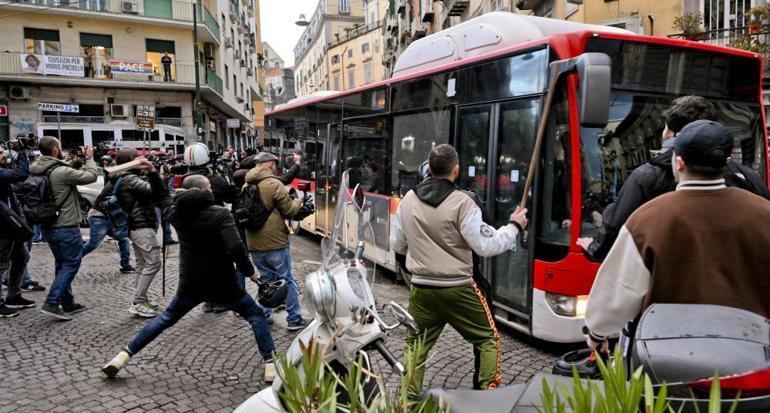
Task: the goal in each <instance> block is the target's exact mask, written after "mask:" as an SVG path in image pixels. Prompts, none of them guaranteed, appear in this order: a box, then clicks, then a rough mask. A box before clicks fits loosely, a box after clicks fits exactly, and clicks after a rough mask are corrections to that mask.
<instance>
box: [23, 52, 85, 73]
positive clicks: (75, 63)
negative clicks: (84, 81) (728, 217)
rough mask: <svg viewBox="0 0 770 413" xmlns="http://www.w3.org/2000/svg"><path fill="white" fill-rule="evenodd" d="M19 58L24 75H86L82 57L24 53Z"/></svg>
mask: <svg viewBox="0 0 770 413" xmlns="http://www.w3.org/2000/svg"><path fill="white" fill-rule="evenodd" d="M19 58H20V59H21V70H22V71H24V73H33V74H38V75H59V76H75V77H83V76H84V74H85V72H84V68H83V58H82V57H72V56H52V55H45V54H33V53H22V54H21V55H20V56H19Z"/></svg>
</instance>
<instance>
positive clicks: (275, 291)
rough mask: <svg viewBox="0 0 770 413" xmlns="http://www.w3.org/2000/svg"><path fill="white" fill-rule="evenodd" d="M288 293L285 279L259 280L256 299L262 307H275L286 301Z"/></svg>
mask: <svg viewBox="0 0 770 413" xmlns="http://www.w3.org/2000/svg"><path fill="white" fill-rule="evenodd" d="M287 295H289V284H287V283H286V280H278V281H270V282H259V289H258V290H257V301H258V302H259V304H260V305H261V306H263V307H267V308H276V307H278V306H279V305H281V304H283V302H284V301H286V296H287Z"/></svg>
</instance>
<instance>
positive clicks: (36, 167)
mask: <svg viewBox="0 0 770 413" xmlns="http://www.w3.org/2000/svg"><path fill="white" fill-rule="evenodd" d="M56 163H58V164H61V165H64V166H68V165H67V163H66V162H64V161H62V160H61V159H56V158H54V157H53V156H41V157H39V158H38V159H37V161H35V163H33V164H32V166H30V167H29V171H30V172H32V173H33V174H35V175H40V174H42V173H43V172H44V171H45V170H46V169H47V168H48V167H50V166H51V165H53V164H56Z"/></svg>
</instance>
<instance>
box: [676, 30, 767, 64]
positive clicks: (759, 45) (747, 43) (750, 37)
mask: <svg viewBox="0 0 770 413" xmlns="http://www.w3.org/2000/svg"><path fill="white" fill-rule="evenodd" d="M669 37H671V38H675V39H686V40H692V41H696V42H701V43H706V44H710V45H715V46H726V47H734V48H738V49H743V50H748V51H750V52H754V53H757V54H760V55H762V57H763V58H764V59H765V60H767V59H768V58H770V25H763V26H756V27H749V26H742V27H732V28H726V29H719V30H708V31H705V32H700V33H690V34H684V33H678V34H672V35H670V36H669ZM769 69H770V66H768V65H765V72H768V70H769Z"/></svg>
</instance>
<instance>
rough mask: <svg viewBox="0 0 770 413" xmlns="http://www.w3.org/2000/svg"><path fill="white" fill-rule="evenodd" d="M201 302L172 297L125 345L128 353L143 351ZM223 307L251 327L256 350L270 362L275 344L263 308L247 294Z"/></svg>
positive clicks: (197, 298) (201, 300) (199, 300)
mask: <svg viewBox="0 0 770 413" xmlns="http://www.w3.org/2000/svg"><path fill="white" fill-rule="evenodd" d="M202 302H203V297H184V296H179V295H176V296H174V298H173V299H172V300H171V304H169V305H168V307H166V309H165V310H164V311H163V313H161V315H159V316H157V317H155V318H153V319H152V321H150V322H149V323H147V325H145V326H144V328H142V330H141V331H139V334H137V335H136V337H134V339H133V340H131V342H130V343H128V346H126V349H127V350H128V352H129V354H131V355H134V354H136V353H138V352H140V351H142V349H143V348H144V347H145V346H146V345H148V344H150V343H151V342H152V341H153V340H155V338H157V337H158V336H159V335H160V333H162V332H163V331H165V330H166V329H167V328H169V327H171V326H173V325H174V324H176V322H177V321H179V320H181V319H182V317H184V316H185V314H187V313H189V312H190V310H192V309H193V308H195V307H196V306H197V305H198V304H200V303H202ZM224 304H225V305H226V306H227V307H229V308H231V309H232V310H233V311H235V312H236V313H238V314H239V315H240V316H241V317H243V318H244V319H245V320H246V321H248V322H249V324H251V330H252V331H253V332H254V338H255V339H256V340H257V347H259V354H261V355H262V357H263V358H264V359H265V360H272V358H273V351H275V344H273V336H272V335H271V334H270V329H269V327H268V325H267V318H266V316H265V312H264V310H263V309H262V307H260V306H259V305H257V303H256V302H255V301H254V299H253V298H251V296H249V295H248V294H243V296H242V297H241V298H240V299H239V300H237V301H234V302H231V303H224Z"/></svg>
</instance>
